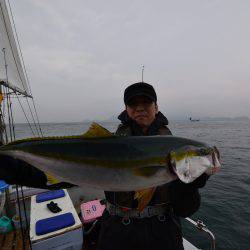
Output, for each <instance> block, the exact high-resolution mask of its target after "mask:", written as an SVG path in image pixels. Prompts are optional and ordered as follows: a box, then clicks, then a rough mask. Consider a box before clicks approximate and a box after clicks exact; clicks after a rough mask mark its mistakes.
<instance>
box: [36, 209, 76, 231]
mask: <svg viewBox="0 0 250 250" xmlns="http://www.w3.org/2000/svg"><path fill="white" fill-rule="evenodd" d="M74 224H75V219H74V217H73V214H72V213H65V214H60V215H57V216H54V217H50V218H46V219H42V220H38V221H37V222H36V234H37V235H43V234H47V233H51V232H54V231H57V230H59V229H63V228H66V227H70V226H73V225H74Z"/></svg>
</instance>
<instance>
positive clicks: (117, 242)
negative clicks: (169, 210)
mask: <svg viewBox="0 0 250 250" xmlns="http://www.w3.org/2000/svg"><path fill="white" fill-rule="evenodd" d="M125 222H127V221H125ZM152 249H156V250H161V249H162V250H163V249H164V250H183V249H184V248H183V243H182V232H181V225H180V221H179V219H178V218H177V217H175V216H173V215H166V216H165V220H164V217H160V218H159V217H157V216H154V217H151V218H143V219H130V223H129V224H127V225H124V223H123V221H122V218H121V217H118V216H110V215H109V214H108V212H105V213H104V215H103V217H102V222H101V230H100V234H99V240H98V244H97V250H152Z"/></svg>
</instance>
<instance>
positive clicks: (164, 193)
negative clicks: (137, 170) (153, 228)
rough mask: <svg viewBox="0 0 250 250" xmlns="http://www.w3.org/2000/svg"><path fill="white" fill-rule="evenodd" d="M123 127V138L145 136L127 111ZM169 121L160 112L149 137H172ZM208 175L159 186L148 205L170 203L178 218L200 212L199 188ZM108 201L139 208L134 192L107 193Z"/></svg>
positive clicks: (122, 122)
mask: <svg viewBox="0 0 250 250" xmlns="http://www.w3.org/2000/svg"><path fill="white" fill-rule="evenodd" d="M118 118H119V119H120V120H121V125H120V126H119V127H118V129H117V131H116V134H117V135H121V136H127V135H132V136H140V135H145V134H144V133H143V131H142V129H141V128H140V126H139V125H138V124H137V123H136V122H134V121H133V120H132V119H130V118H129V116H128V115H127V112H126V111H123V112H122V113H121V114H120V115H119V117H118ZM167 125H168V119H167V118H166V117H165V116H164V115H163V114H162V113H161V112H159V113H158V114H157V115H156V119H155V120H154V122H153V123H152V124H151V126H150V127H149V129H148V132H147V135H159V134H165V135H171V134H172V133H171V131H170V130H169V128H168V127H167ZM207 178H208V177H207V175H206V174H203V175H202V176H201V177H199V178H198V179H196V180H195V181H194V182H193V183H190V184H184V183H182V182H181V181H180V180H176V181H173V182H171V183H170V184H165V185H162V186H158V187H157V188H156V190H155V193H154V195H153V197H152V199H151V201H150V203H149V204H148V205H156V204H163V203H170V204H171V206H172V207H173V211H174V213H175V214H176V215H177V216H181V217H187V216H190V215H191V214H193V213H194V212H195V211H197V210H198V208H199V206H200V195H199V192H198V188H201V187H203V186H204V185H205V183H206V180H207ZM105 195H106V199H107V200H108V201H109V202H110V203H112V204H115V205H118V206H121V207H130V208H136V207H137V200H135V199H134V192H105Z"/></svg>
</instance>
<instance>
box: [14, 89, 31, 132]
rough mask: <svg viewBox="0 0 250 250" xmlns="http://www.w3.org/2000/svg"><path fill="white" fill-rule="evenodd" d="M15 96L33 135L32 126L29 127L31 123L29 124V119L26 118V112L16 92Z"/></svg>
mask: <svg viewBox="0 0 250 250" xmlns="http://www.w3.org/2000/svg"><path fill="white" fill-rule="evenodd" d="M15 94H16V93H15ZM16 97H17V100H18V102H19V105H20V106H21V109H22V111H23V113H24V116H25V119H26V121H27V123H28V125H29V127H30V130H31V132H32V135H33V136H35V133H34V131H33V129H32V127H31V124H30V122H29V119H28V117H27V115H26V113H25V111H24V108H23V105H22V104H21V102H20V100H19V97H18V95H17V94H16Z"/></svg>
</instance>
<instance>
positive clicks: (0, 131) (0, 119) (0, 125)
mask: <svg viewBox="0 0 250 250" xmlns="http://www.w3.org/2000/svg"><path fill="white" fill-rule="evenodd" d="M2 95H3V92H2V86H1V85H0V96H2ZM1 110H2V100H0V145H3V144H4V136H3V133H4V123H3V117H2V112H1Z"/></svg>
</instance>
